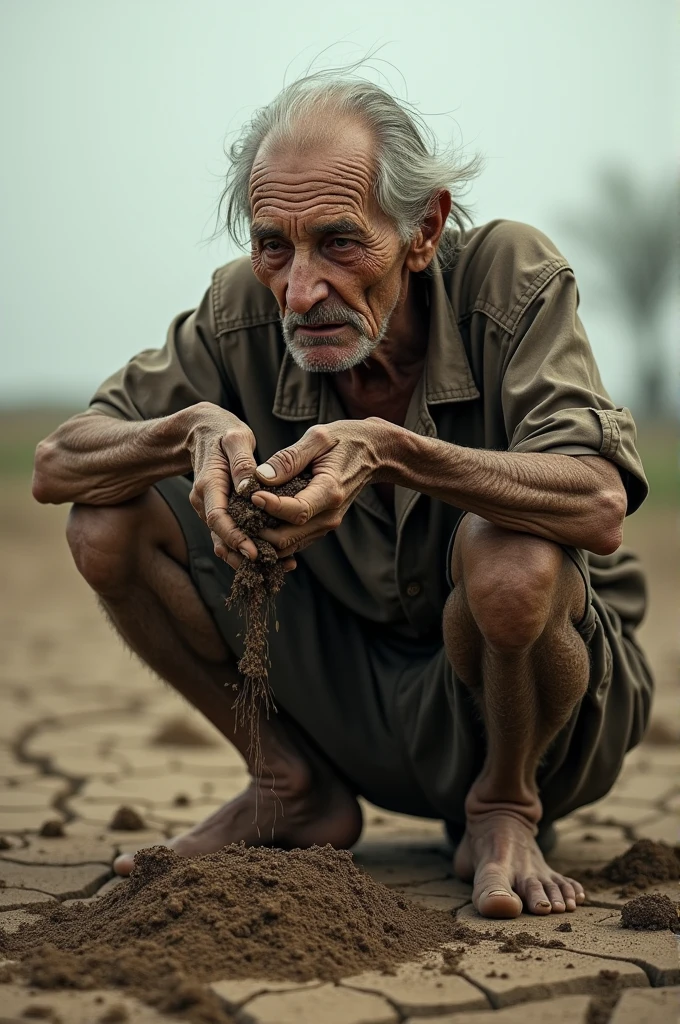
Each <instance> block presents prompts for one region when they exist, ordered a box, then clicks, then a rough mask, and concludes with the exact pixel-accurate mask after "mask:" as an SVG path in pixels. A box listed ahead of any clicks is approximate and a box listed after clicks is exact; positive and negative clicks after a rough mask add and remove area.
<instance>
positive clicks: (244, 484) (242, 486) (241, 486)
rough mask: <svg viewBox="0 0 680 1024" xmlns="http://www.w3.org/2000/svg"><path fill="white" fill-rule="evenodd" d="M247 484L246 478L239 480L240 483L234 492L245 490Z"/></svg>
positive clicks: (239, 492) (238, 492) (241, 492)
mask: <svg viewBox="0 0 680 1024" xmlns="http://www.w3.org/2000/svg"><path fill="white" fill-rule="evenodd" d="M247 486H248V481H247V480H241V483H240V484H239V485H238V487H237V488H236V493H237V494H243V492H244V491H245V489H246V487H247Z"/></svg>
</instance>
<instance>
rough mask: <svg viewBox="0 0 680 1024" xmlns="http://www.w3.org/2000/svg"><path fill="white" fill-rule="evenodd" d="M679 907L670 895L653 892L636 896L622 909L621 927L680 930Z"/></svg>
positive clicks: (638, 929) (654, 930)
mask: <svg viewBox="0 0 680 1024" xmlns="http://www.w3.org/2000/svg"><path fill="white" fill-rule="evenodd" d="M679 925H680V922H679V920H678V907H677V906H676V904H675V903H673V900H672V899H670V898H669V897H668V896H662V895H661V894H660V893H652V894H651V895H649V896H636V897H635V899H633V900H630V902H629V903H626V905H625V907H624V908H623V909H622V911H621V927H622V928H634V929H636V930H637V931H652V932H658V931H665V930H666V929H667V928H669V929H670V930H671V931H672V932H676V931H679V930H680V927H679Z"/></svg>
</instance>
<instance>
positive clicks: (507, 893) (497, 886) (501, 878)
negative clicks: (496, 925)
mask: <svg viewBox="0 0 680 1024" xmlns="http://www.w3.org/2000/svg"><path fill="white" fill-rule="evenodd" d="M472 902H473V904H474V906H475V907H476V908H477V911H478V912H479V913H480V914H481V915H482V917H496V918H511V917H519V915H520V914H521V913H522V900H521V899H520V897H519V896H518V895H517V893H516V892H515V891H514V890H513V888H512V886H511V885H510V880H509V879H508V878H507V877H506V875H505V873H504V872H502V871H500V870H498V869H496V870H492V871H488V870H487V871H485V872H483V873H482V874H481V877H480V875H478V877H477V878H476V879H475V885H474V889H473V891H472Z"/></svg>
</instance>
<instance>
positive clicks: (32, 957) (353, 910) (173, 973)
mask: <svg viewBox="0 0 680 1024" xmlns="http://www.w3.org/2000/svg"><path fill="white" fill-rule="evenodd" d="M40 914H41V920H40V922H39V923H37V924H35V925H33V926H32V925H25V926H23V927H22V928H20V929H19V930H18V931H17V932H15V933H14V934H12V935H2V934H0V955H2V956H4V957H7V958H10V959H19V960H20V961H21V962H20V963H19V964H17V966H16V967H15V968H14V969H13V970H15V971H16V973H17V974H18V976H19V977H22V978H23V979H25V980H26V981H27V982H28V983H29V984H31V985H33V986H35V987H38V988H44V989H49V988H64V987H65V988H93V987H99V986H109V987H110V986H114V987H120V988H123V989H126V990H127V991H128V992H129V993H130V994H131V995H136V996H138V997H139V998H141V999H143V1000H145V1001H146V1002H147V1003H150V1004H151V1005H153V1006H155V1007H156V1008H157V1009H159V1010H160V1011H163V1012H177V1013H183V1014H184V1015H185V1016H186V1017H187V1018H188V1019H189V1020H190V1021H194V1022H199V1021H200V1022H205V1021H214V1022H215V1024H218V1022H227V1021H229V1020H230V1018H229V1016H228V1015H226V1014H225V1011H224V1010H223V1009H221V1008H220V1004H219V1001H218V1000H217V998H216V997H215V996H214V995H213V994H212V993H210V992H209V991H208V990H206V989H204V988H202V985H203V984H204V983H206V982H209V981H213V980H219V979H234V978H266V979H269V980H278V979H282V980H287V981H295V982H304V981H309V980H312V979H315V978H319V979H322V980H331V981H336V980H338V979H340V978H343V977H347V976H349V975H352V974H357V973H361V972H363V971H368V970H390V968H391V967H392V965H394V964H397V963H401V962H404V961H406V960H413V959H414V958H415V957H417V956H418V955H419V954H420V953H423V952H425V951H426V950H433V949H438V948H439V947H440V946H441V945H442V943H445V942H451V941H452V940H453V939H455V938H456V937H457V933H458V931H459V927H457V926H456V924H455V921H454V919H453V917H452V915H451V914H449V913H445V912H443V911H437V910H430V909H429V908H425V907H420V906H418V905H417V904H413V903H410V902H408V901H407V900H406V899H405V898H404V897H403V896H401V895H400V894H399V893H397V892H395V891H393V890H392V889H388V888H387V887H386V886H384V885H381V884H380V883H378V882H375V881H374V880H373V879H372V878H371V877H370V876H369V875H367V874H365V873H364V872H362V871H360V870H359V869H358V868H357V867H356V866H355V865H354V862H353V858H352V855H351V854H350V853H348V852H346V851H342V850H334V849H332V848H331V847H330V846H325V847H312V848H311V849H309V850H292V851H287V852H284V851H282V850H272V849H265V848H247V847H246V846H245V845H243V844H239V845H232V846H227V847H225V848H224V849H222V850H220V851H219V852H218V853H212V854H208V855H207V856H204V857H199V858H195V859H191V860H189V859H186V858H182V857H179V856H178V855H177V854H176V853H175V852H174V850H170V849H168V848H166V847H159V846H157V847H152V848H151V849H147V850H143V851H141V852H140V853H138V854H137V855H136V857H135V865H134V868H133V870H132V873H131V875H130V879H129V881H128V882H127V883H125V884H123V885H118V886H116V887H114V888H113V889H111V890H110V891H109V892H108V893H106V894H105V895H103V896H101V897H99V898H98V899H97V900H96V902H95V903H92V904H75V905H72V906H68V907H67V906H63V905H61V904H59V905H57V906H52V905H45V906H43V907H41V910H40ZM0 998H1V993H0Z"/></svg>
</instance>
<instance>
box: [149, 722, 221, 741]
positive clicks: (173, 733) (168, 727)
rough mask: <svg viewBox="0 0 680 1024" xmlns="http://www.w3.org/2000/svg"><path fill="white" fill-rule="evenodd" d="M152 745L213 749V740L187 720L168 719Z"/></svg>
mask: <svg viewBox="0 0 680 1024" xmlns="http://www.w3.org/2000/svg"><path fill="white" fill-rule="evenodd" d="M151 743H152V744H154V746H161V747H166V746H167V747H212V746H214V745H215V744H214V742H213V740H212V739H211V738H210V737H209V736H206V734H205V733H204V732H203V731H202V730H201V729H197V728H196V726H195V725H194V724H193V723H192V722H189V721H188V720H187V719H186V718H183V717H181V716H180V717H175V718H168V720H167V721H166V722H163V724H162V725H161V727H160V729H159V730H158V732H157V733H156V734H155V735H154V736H152V738H151Z"/></svg>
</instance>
